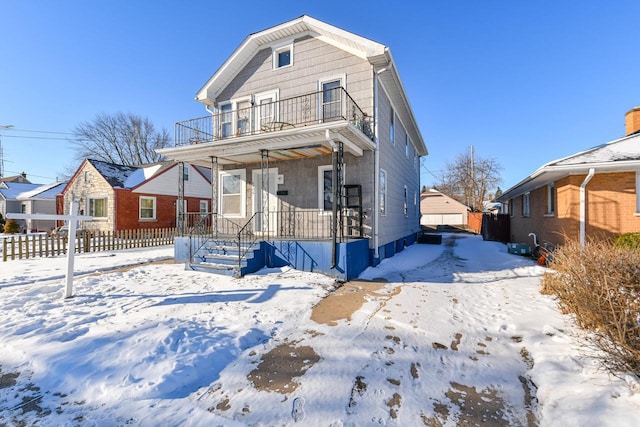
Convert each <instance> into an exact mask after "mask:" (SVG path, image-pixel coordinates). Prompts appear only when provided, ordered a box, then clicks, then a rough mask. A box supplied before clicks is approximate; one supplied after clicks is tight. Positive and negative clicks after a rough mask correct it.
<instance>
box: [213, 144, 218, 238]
mask: <svg viewBox="0 0 640 427" xmlns="http://www.w3.org/2000/svg"><path fill="white" fill-rule="evenodd" d="M211 226H212V230H211V231H212V233H213V236H214V237H215V238H216V239H217V238H218V158H217V157H215V156H211Z"/></svg>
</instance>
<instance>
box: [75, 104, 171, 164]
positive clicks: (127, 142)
mask: <svg viewBox="0 0 640 427" xmlns="http://www.w3.org/2000/svg"><path fill="white" fill-rule="evenodd" d="M74 134H75V137H76V138H75V139H74V140H73V141H72V142H73V144H75V145H76V147H78V148H77V152H76V157H77V160H82V159H85V158H91V159H95V160H102V161H105V162H110V163H117V164H121V165H129V166H133V165H140V164H144V163H153V162H157V161H160V160H162V156H160V155H159V154H158V153H156V151H155V150H156V149H157V148H164V147H167V146H168V145H169V143H170V140H171V138H170V136H169V132H168V131H167V130H166V129H162V130H160V131H156V129H155V127H154V125H153V123H151V121H150V120H149V119H148V118H143V117H140V116H138V115H135V114H131V113H127V114H125V113H117V114H114V115H109V114H104V113H102V114H98V115H97V116H96V117H95V119H93V121H90V122H83V123H81V124H79V125H78V126H77V127H76V128H75V129H74Z"/></svg>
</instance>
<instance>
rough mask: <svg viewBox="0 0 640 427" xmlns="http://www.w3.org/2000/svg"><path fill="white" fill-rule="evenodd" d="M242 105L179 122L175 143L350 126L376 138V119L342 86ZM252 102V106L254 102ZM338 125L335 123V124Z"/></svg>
mask: <svg viewBox="0 0 640 427" xmlns="http://www.w3.org/2000/svg"><path fill="white" fill-rule="evenodd" d="M244 104H246V106H244V105H243V103H242V102H239V103H238V105H239V106H242V108H237V109H235V110H232V109H231V108H230V107H229V109H228V110H226V109H225V108H226V107H225V105H224V104H223V105H221V106H220V109H219V110H218V112H217V113H216V114H212V115H209V116H205V117H200V118H196V119H191V120H185V121H181V122H177V123H176V126H175V145H176V147H179V146H188V145H193V144H203V143H211V142H213V143H215V142H216V141H226V140H230V139H234V138H242V137H245V139H252V140H253V139H255V138H250V137H252V136H254V137H255V136H258V137H259V138H260V137H261V138H264V137H271V136H275V135H276V133H278V134H281V133H290V134H293V133H294V132H296V133H298V134H299V132H297V131H298V130H300V129H301V128H302V129H306V130H309V131H310V130H311V129H312V128H313V129H318V128H328V127H333V128H335V127H336V126H339V125H340V124H342V125H345V126H348V127H349V128H351V129H352V130H353V128H355V130H357V131H359V132H360V133H361V134H363V135H364V136H365V137H366V138H365V139H368V140H369V141H373V139H374V135H373V121H372V117H370V116H368V115H367V114H366V113H364V112H363V111H362V109H361V108H360V107H359V106H358V104H356V102H355V101H354V100H353V99H352V98H351V96H350V95H349V94H348V93H347V91H346V90H345V89H344V88H342V87H337V88H333V89H328V90H324V91H320V92H314V93H309V94H306V95H301V96H296V97H293V98H286V99H281V100H278V101H273V102H264V101H263V102H260V103H259V104H255V103H253V102H249V101H246V102H245V103H244ZM252 104H253V105H252ZM332 125H336V126H332Z"/></svg>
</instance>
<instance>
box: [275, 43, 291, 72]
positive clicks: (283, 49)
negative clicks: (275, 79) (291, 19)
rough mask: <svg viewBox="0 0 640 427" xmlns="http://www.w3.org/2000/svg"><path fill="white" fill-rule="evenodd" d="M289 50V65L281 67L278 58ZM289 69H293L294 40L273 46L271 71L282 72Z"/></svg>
mask: <svg viewBox="0 0 640 427" xmlns="http://www.w3.org/2000/svg"><path fill="white" fill-rule="evenodd" d="M287 50H288V51H289V64H287V65H283V66H281V67H279V66H278V56H279V54H280V53H282V52H286V51H287ZM288 67H293V40H289V41H286V42H284V43H278V44H276V45H273V46H271V69H272V70H280V69H282V68H288Z"/></svg>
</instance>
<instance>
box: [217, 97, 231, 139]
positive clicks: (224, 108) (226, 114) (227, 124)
mask: <svg viewBox="0 0 640 427" xmlns="http://www.w3.org/2000/svg"><path fill="white" fill-rule="evenodd" d="M232 110H233V105H232V104H224V105H221V106H220V136H221V137H222V138H228V137H229V136H231V129H232V126H233V113H232V112H231V111H232Z"/></svg>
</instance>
